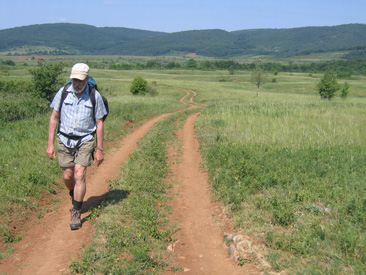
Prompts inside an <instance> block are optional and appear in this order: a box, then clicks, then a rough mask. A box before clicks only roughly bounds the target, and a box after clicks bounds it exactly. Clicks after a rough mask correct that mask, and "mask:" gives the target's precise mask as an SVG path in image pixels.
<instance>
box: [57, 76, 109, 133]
mask: <svg viewBox="0 0 366 275" xmlns="http://www.w3.org/2000/svg"><path fill="white" fill-rule="evenodd" d="M71 84H72V82H71V79H70V80H69V82H67V83H66V85H65V86H64V88H63V90H62V95H61V100H60V108H59V110H58V112H59V114H60V116H59V122H58V130H57V132H58V133H60V125H61V108H62V105H63V103H64V101H65V99H66V97H67V95H68V92H67V89H68V88H69V87H70V86H71ZM88 85H89V97H90V101H91V103H92V105H93V117H94V120H95V115H94V114H95V105H96V102H95V90H97V83H96V82H95V81H94V79H93V78H92V77H89V80H88ZM102 99H103V103H104V106H105V109H106V111H107V114H106V115H104V117H103V118H102V120H103V121H105V120H106V118H107V116H108V114H109V107H108V100H107V99H106V98H105V97H104V96H102ZM62 134H63V135H64V136H66V137H68V138H71V139H80V140H81V138H82V137H74V136H72V137H71V136H69V135H67V134H65V133H62Z"/></svg>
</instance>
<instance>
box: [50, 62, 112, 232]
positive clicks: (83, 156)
mask: <svg viewBox="0 0 366 275" xmlns="http://www.w3.org/2000/svg"><path fill="white" fill-rule="evenodd" d="M70 78H71V85H66V86H65V87H62V88H61V89H60V90H59V91H58V92H57V94H56V95H55V97H54V99H53V101H52V103H51V105H50V107H51V108H53V110H52V114H51V117H50V122H49V127H48V146H47V156H48V157H49V158H50V159H53V158H54V157H55V156H56V152H55V146H54V137H55V131H56V126H57V124H59V125H58V131H57V151H58V164H59V166H60V167H61V168H62V173H63V179H64V182H65V185H66V187H67V188H68V190H69V194H70V196H71V198H72V204H73V208H72V209H71V221H70V228H71V230H76V229H79V228H81V219H80V214H81V206H82V203H83V199H84V196H85V193H86V169H87V167H88V166H90V165H91V161H92V158H93V154H94V134H95V133H96V139H97V150H96V153H95V159H94V162H96V163H97V165H98V166H99V165H100V164H101V163H102V162H103V158H104V157H103V138H104V130H103V120H102V118H103V116H104V115H106V114H107V111H106V108H105V106H104V103H103V100H102V97H101V95H100V93H99V92H98V91H97V90H95V101H94V102H95V103H94V105H95V106H93V104H92V100H91V98H90V96H89V95H90V92H91V90H92V89H93V88H92V86H90V85H89V84H88V80H89V66H88V65H87V64H84V63H77V64H75V65H74V66H73V67H72V69H71V75H70ZM63 93H64V95H66V97H65V96H64V97H63ZM62 98H64V100H63V103H62V104H60V103H61V102H62Z"/></svg>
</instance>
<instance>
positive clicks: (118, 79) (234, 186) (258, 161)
mask: <svg viewBox="0 0 366 275" xmlns="http://www.w3.org/2000/svg"><path fill="white" fill-rule="evenodd" d="M137 75H141V76H142V77H144V78H145V79H147V80H148V81H149V82H151V81H157V83H158V92H159V95H158V96H157V97H143V98H142V97H133V96H132V95H130V93H129V85H130V83H131V81H132V79H133V77H134V76H137ZM93 76H94V77H95V79H96V80H97V82H98V85H99V86H100V87H101V92H102V93H103V95H105V96H106V97H107V98H108V100H109V102H110V108H111V113H110V115H109V116H108V119H107V121H106V140H107V141H112V140H114V139H115V138H117V137H121V136H123V135H124V134H125V132H126V131H128V130H129V129H128V128H127V130H126V127H125V125H127V124H128V123H129V122H131V121H133V122H139V121H143V120H146V119H148V118H149V117H153V116H156V115H159V114H161V113H167V112H172V111H173V110H177V109H180V108H181V107H182V106H181V104H180V103H179V102H178V99H179V98H180V97H182V96H183V95H184V93H183V92H182V91H181V90H178V89H177V88H180V89H188V90H194V91H196V92H197V93H198V95H197V97H195V101H199V102H203V103H206V104H207V105H208V106H207V107H206V108H205V109H204V111H203V112H202V113H201V115H200V116H199V117H198V120H197V121H196V131H197V134H198V138H199V141H200V145H201V153H202V155H203V158H204V162H205V163H204V164H205V167H206V169H207V170H208V172H209V175H210V179H211V184H212V189H213V191H214V193H215V194H216V196H217V198H218V199H220V200H221V201H222V202H223V204H225V207H226V208H227V210H228V213H229V214H230V216H231V217H232V219H233V220H234V221H235V226H236V230H237V231H238V232H243V233H246V234H250V235H252V236H253V238H254V240H255V243H256V244H257V246H258V251H259V248H261V249H262V250H263V251H265V252H264V254H265V255H264V256H265V257H264V258H265V260H266V261H267V262H268V263H269V264H270V265H271V268H272V271H273V270H274V271H276V272H283V273H290V274H296V273H300V274H365V273H366V265H365V263H366V259H365V255H366V235H365V232H366V230H365V229H366V228H365V224H366V201H365V198H366V186H365V183H364V180H363V179H364V178H365V176H366V175H365V174H366V168H365V167H364V166H365V165H364V164H365V155H366V154H365V153H366V144H365V141H366V132H365V131H366V130H365V127H364V126H365V117H366V116H365V115H366V114H365V110H366V108H365V107H366V106H365V105H366V94H365V92H364V91H365V85H366V78H365V76H353V77H352V78H351V79H348V80H347V82H349V83H350V85H351V95H350V97H349V98H348V99H347V100H345V101H343V100H341V99H340V98H339V97H337V98H335V99H334V100H333V101H324V100H320V97H319V95H318V94H317V92H316V90H315V89H314V87H315V83H316V81H317V79H319V77H321V75H317V74H295V73H293V74H290V73H288V74H282V73H280V74H278V75H276V76H274V75H273V77H272V78H276V82H270V83H267V84H266V85H263V86H262V87H261V90H260V92H259V97H256V96H255V94H256V91H255V87H254V86H253V85H252V84H250V82H249V78H250V73H249V72H236V73H235V74H234V75H229V74H228V73H227V72H224V71H207V72H204V71H186V70H171V71H158V70H151V71H148V70H144V71H112V70H101V69H100V70H99V69H93ZM22 77H24V80H27V79H28V76H27V75H26V73H25V69H24V68H21V69H14V70H12V71H11V72H10V75H9V78H10V79H18V78H22ZM66 78H67V73H65V79H66ZM223 80H225V81H223ZM343 81H344V80H342V81H340V82H343ZM186 115H187V114H186V113H181V114H179V115H176V116H182V117H181V120H182V119H184V116H186ZM176 116H170V117H169V118H167V119H166V120H164V122H161V123H159V125H156V127H154V130H153V131H151V132H150V133H149V134H148V136H146V137H145V138H144V139H143V140H142V142H141V143H140V144H139V148H138V149H137V151H136V152H135V153H134V154H133V155H132V156H131V158H130V161H129V163H128V164H126V166H125V167H123V170H122V173H121V177H120V179H118V180H117V181H115V182H113V183H111V186H110V187H111V189H110V191H109V193H108V200H106V201H105V202H104V204H102V205H101V206H100V207H99V208H97V209H95V210H94V211H93V214H92V220H93V222H95V223H96V227H97V233H96V235H95V236H94V240H93V244H92V245H91V246H90V247H88V248H86V252H85V254H84V255H83V257H82V259H81V260H80V261H77V260H74V261H73V262H72V264H71V268H72V270H73V271H74V272H80V273H95V272H96V273H104V272H106V270H110V271H111V270H114V271H116V272H122V271H123V272H122V273H124V274H125V273H126V274H129V273H130V274H133V272H136V270H138V272H140V274H144V273H149V272H151V273H158V272H160V271H161V270H162V269H164V268H167V266H168V265H169V260H168V259H167V258H166V255H165V253H164V252H163V250H164V249H165V248H166V246H167V245H166V244H167V242H168V241H169V238H170V236H171V235H170V234H171V232H172V230H174V228H169V227H167V224H166V220H165V217H164V214H165V213H166V211H168V210H167V209H164V207H163V202H164V200H165V199H166V195H167V188H168V187H169V186H167V185H164V183H163V182H162V178H164V176H165V173H166V171H167V170H166V169H167V168H166V163H165V158H164V156H165V149H164V148H166V146H167V143H169V142H170V139H171V136H170V135H171V133H172V131H173V130H174V129H175V127H179V125H177V126H173V125H174V123H173V121H176V120H177V117H176ZM47 124H48V115H42V116H40V117H37V118H36V119H32V120H22V121H18V122H13V123H9V124H4V125H1V127H0V139H1V144H0V152H1V154H0V163H1V168H0V169H1V170H0V171H1V174H0V177H1V182H2V184H1V187H0V195H1V201H0V203H1V205H0V206H1V209H2V213H1V214H2V217H3V218H2V222H1V230H2V231H1V232H2V238H3V240H4V241H7V242H12V241H17V240H18V239H19V238H21V235H16V234H15V235H14V232H12V230H11V227H10V225H11V222H12V221H13V220H11V218H10V217H12V218H13V217H14V216H13V215H14V213H16V212H14V207H17V209H23V210H24V212H23V211H22V212H21V215H24V216H25V215H28V213H35V214H34V215H39V216H41V215H42V213H44V211H41V210H40V209H38V207H39V206H38V199H39V198H40V196H41V194H42V192H44V190H46V192H53V190H57V189H58V188H61V186H60V185H59V183H58V179H59V177H60V170H59V168H58V167H57V165H56V163H55V162H51V161H48V160H47V159H46V157H45V145H46V142H47ZM170 127H171V128H170ZM34 129H37V131H35V130H34ZM141 167H143V168H141ZM46 171H48V173H46ZM49 171H52V173H49ZM146 183H149V184H146ZM150 183H151V184H150ZM121 213H122V215H121ZM5 252H6V251H4V253H5ZM172 268H173V269H174V268H176V267H172ZM267 271H268V270H267ZM149 274H150V273H149Z"/></svg>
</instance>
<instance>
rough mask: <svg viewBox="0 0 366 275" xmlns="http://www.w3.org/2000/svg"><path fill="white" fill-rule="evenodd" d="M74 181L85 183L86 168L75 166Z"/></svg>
mask: <svg viewBox="0 0 366 275" xmlns="http://www.w3.org/2000/svg"><path fill="white" fill-rule="evenodd" d="M74 178H75V181H85V178H86V167H85V166H82V165H78V164H76V165H75V173H74Z"/></svg>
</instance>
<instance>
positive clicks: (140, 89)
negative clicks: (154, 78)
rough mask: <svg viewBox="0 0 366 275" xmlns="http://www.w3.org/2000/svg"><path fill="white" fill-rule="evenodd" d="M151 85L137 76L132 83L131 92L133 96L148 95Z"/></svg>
mask: <svg viewBox="0 0 366 275" xmlns="http://www.w3.org/2000/svg"><path fill="white" fill-rule="evenodd" d="M148 87H149V85H148V84H147V81H146V80H145V79H143V78H142V77H141V76H136V77H135V78H134V79H133V80H132V83H131V86H130V92H131V93H132V94H133V95H146V93H147V91H148Z"/></svg>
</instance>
